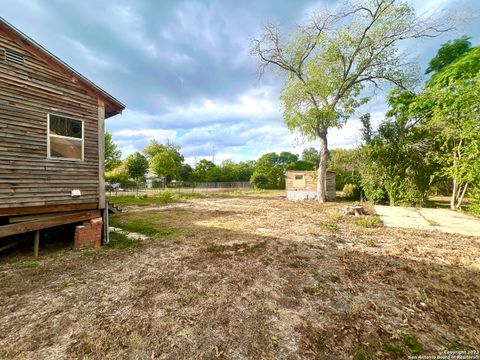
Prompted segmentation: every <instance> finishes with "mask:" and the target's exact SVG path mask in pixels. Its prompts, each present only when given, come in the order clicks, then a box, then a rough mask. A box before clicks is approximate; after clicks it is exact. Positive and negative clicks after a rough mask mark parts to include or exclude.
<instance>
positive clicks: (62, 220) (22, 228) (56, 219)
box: [0, 210, 101, 238]
mask: <svg viewBox="0 0 480 360" xmlns="http://www.w3.org/2000/svg"><path fill="white" fill-rule="evenodd" d="M100 216H101V214H100V210H90V211H78V212H73V213H72V212H70V213H67V214H65V213H63V214H56V215H52V216H48V217H45V218H42V219H35V220H30V221H23V222H19V223H13V224H8V225H3V226H0V238H2V237H6V236H11V235H16V234H23V233H27V232H31V231H37V230H42V229H47V228H51V227H55V226H60V225H65V224H71V223H75V222H80V221H84V220H88V219H93V218H97V217H100Z"/></svg>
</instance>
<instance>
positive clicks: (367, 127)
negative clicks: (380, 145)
mask: <svg viewBox="0 0 480 360" xmlns="http://www.w3.org/2000/svg"><path fill="white" fill-rule="evenodd" d="M360 121H361V122H362V139H363V141H364V142H365V144H367V145H368V144H370V142H371V141H372V137H373V130H372V122H371V120H370V114H368V113H367V114H363V115H362V116H360Z"/></svg>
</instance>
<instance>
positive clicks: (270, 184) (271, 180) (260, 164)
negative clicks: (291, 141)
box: [250, 152, 298, 189]
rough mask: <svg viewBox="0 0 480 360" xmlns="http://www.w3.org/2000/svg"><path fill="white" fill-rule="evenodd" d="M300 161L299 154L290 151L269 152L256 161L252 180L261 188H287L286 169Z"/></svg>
mask: <svg viewBox="0 0 480 360" xmlns="http://www.w3.org/2000/svg"><path fill="white" fill-rule="evenodd" d="M297 161H298V156H297V155H295V154H292V153H289V152H282V153H280V155H278V154H277V153H274V152H272V153H268V154H265V155H263V156H261V157H260V158H259V159H258V160H257V163H256V166H255V171H254V172H253V174H252V177H251V178H250V182H251V183H252V184H253V185H254V186H255V187H257V188H260V189H283V188H285V171H286V170H287V169H288V167H289V166H290V165H291V164H294V163H296V162H297Z"/></svg>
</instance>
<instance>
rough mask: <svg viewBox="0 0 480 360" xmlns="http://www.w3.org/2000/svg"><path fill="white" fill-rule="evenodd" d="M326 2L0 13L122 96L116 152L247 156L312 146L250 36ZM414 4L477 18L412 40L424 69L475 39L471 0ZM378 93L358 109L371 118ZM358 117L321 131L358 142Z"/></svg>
mask: <svg viewBox="0 0 480 360" xmlns="http://www.w3.org/2000/svg"><path fill="white" fill-rule="evenodd" d="M335 3H336V1H334V0H323V1H307V0H302V1H300V0H288V1H287V0H277V1H274V0H243V1H238V0H235V1H234V0H216V1H214V0H212V1H207V0H197V1H180V0H178V1H174V0H162V1H156V0H148V1H147V0H143V1H140V0H136V1H127V0H118V1H114V0H111V1H97V0H81V1H79V0H44V1H40V0H38V1H34V0H16V1H13V0H0V9H1V13H0V15H1V16H2V17H4V18H5V19H6V20H7V21H9V22H10V23H12V24H13V25H14V26H16V27H17V28H19V29H20V30H22V31H23V32H24V33H26V34H27V35H29V36H30V37H32V38H33V39H34V40H36V41H37V42H39V43H40V44H41V45H43V46H44V47H46V48H47V49H49V50H50V51H51V52H52V53H54V54H55V55H57V56H58V57H60V58H61V59H62V60H64V61H65V62H67V63H68V64H69V65H71V66H72V67H74V68H75V69H76V70H78V71H79V72H80V73H82V74H83V75H85V76H86V77H88V78H89V79H90V80H92V81H93V82H95V83H96V84H97V85H99V86H100V87H102V88H103V89H105V90H106V91H108V92H109V93H111V94H112V95H113V96H115V97H116V98H118V99H119V100H121V101H122V102H123V103H125V104H126V106H127V109H126V110H125V111H124V113H123V114H122V115H118V116H116V117H113V118H110V119H109V120H108V121H107V128H108V129H109V130H110V131H111V132H112V133H113V138H114V140H115V141H116V142H117V143H118V144H119V145H120V147H121V149H122V151H123V155H124V156H126V155H128V154H130V153H132V152H133V151H135V150H141V149H142V148H143V147H144V146H145V145H146V144H147V143H148V141H149V140H150V139H158V140H160V141H164V140H166V139H171V140H174V141H175V142H177V143H178V144H179V145H180V146H181V147H182V152H183V154H184V155H185V157H186V158H187V160H188V161H189V162H191V163H193V162H194V161H195V159H197V160H199V159H201V158H209V159H211V158H212V154H213V153H215V161H216V162H219V161H221V160H223V159H233V160H236V161H241V160H247V159H254V158H257V157H258V156H259V155H261V154H263V153H266V152H270V151H282V150H287V151H294V152H297V153H299V152H301V149H302V148H303V147H305V146H308V145H310V144H307V143H304V142H302V139H301V138H299V137H298V136H297V135H295V134H291V133H290V132H289V131H288V130H287V129H286V127H285V125H284V124H283V121H282V115H281V112H280V104H279V101H278V95H279V91H280V89H281V86H282V79H281V78H280V77H278V76H274V75H267V76H264V77H263V78H261V79H258V77H257V73H256V70H257V60H256V59H255V58H253V57H251V56H250V55H249V44H250V41H251V39H252V38H254V37H255V36H256V35H257V34H258V33H259V31H260V28H261V25H262V24H264V23H266V22H276V23H279V24H280V25H281V26H282V28H283V29H284V30H285V31H287V32H288V31H289V30H291V29H292V27H293V26H294V25H295V24H297V23H302V22H303V21H304V19H306V18H307V16H308V14H309V13H311V12H312V11H315V10H316V9H322V8H325V7H329V8H331V7H334V6H335ZM411 4H412V5H413V6H414V7H415V8H416V9H417V10H418V11H420V12H421V13H423V12H432V11H433V12H436V13H438V14H439V15H445V13H447V12H449V11H451V10H452V9H458V10H463V11H465V12H468V13H470V14H472V13H473V14H475V17H474V18H473V19H472V20H471V21H470V23H468V24H465V25H463V26H462V28H461V29H459V31H458V32H456V33H450V34H447V35H444V36H442V37H440V38H436V39H433V40H424V41H418V42H416V43H410V44H408V46H405V48H408V50H409V53H410V56H413V57H414V58H415V59H416V60H417V61H418V63H419V67H420V68H421V69H422V70H423V69H425V67H426V64H427V63H428V60H429V59H430V58H432V57H433V56H434V55H435V53H436V50H437V49H438V46H439V45H440V44H441V43H444V42H446V41H447V40H449V39H452V38H456V37H459V36H461V35H463V34H467V35H470V36H472V42H473V44H474V45H478V44H480V25H478V24H479V23H480V22H479V19H480V18H479V17H478V16H477V15H478V14H477V12H479V11H480V0H414V1H413V0H412V1H411ZM384 95H385V94H383V93H377V95H376V96H375V97H374V98H373V99H372V101H371V102H370V103H369V104H368V105H366V106H364V107H363V108H362V109H360V110H359V114H360V113H363V112H371V114H372V117H373V119H374V121H375V122H378V121H380V120H381V119H382V117H383V114H384V112H385V108H386V106H385V103H384ZM357 118H358V115H357V116H354V117H353V118H352V119H351V120H350V121H349V122H348V124H347V125H346V126H345V127H344V128H343V129H341V130H333V131H331V132H330V134H329V143H330V146H331V147H332V148H338V147H354V146H355V145H356V143H358V142H359V140H360V135H359V129H360V124H359V121H358V119H357Z"/></svg>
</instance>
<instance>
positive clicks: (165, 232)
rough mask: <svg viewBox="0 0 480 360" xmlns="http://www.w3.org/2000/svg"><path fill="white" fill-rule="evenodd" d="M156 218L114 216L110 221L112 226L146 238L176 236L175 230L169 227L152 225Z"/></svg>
mask: <svg viewBox="0 0 480 360" xmlns="http://www.w3.org/2000/svg"><path fill="white" fill-rule="evenodd" d="M154 221H155V218H152V217H151V216H148V215H145V216H144V217H143V218H127V217H125V216H123V217H116V216H113V217H112V218H111V219H110V224H111V226H114V227H119V228H121V229H123V230H126V231H129V232H136V233H140V234H143V235H146V236H152V237H153V236H158V237H164V236H171V235H173V234H174V230H173V229H172V228H168V227H161V226H159V225H158V226H155V225H152V222H154Z"/></svg>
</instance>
